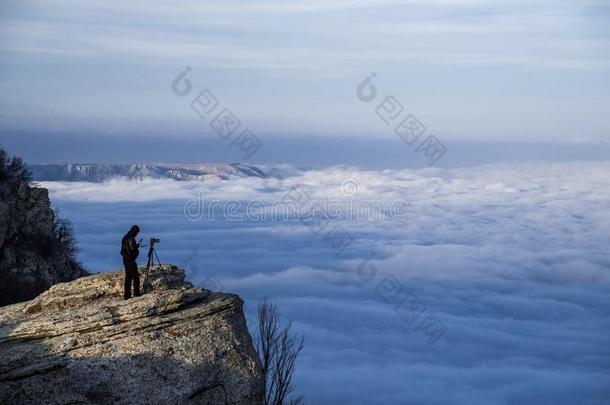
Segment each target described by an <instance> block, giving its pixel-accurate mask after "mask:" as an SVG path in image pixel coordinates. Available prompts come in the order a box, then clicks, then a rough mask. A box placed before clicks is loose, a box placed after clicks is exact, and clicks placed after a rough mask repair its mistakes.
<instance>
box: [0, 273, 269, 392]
mask: <svg viewBox="0 0 610 405" xmlns="http://www.w3.org/2000/svg"><path fill="white" fill-rule="evenodd" d="M140 271H141V273H143V271H144V270H143V269H140ZM142 277H143V274H142ZM184 278H185V273H184V271H183V270H181V269H179V268H177V267H175V266H169V265H163V266H162V267H156V268H154V269H153V270H152V271H151V274H150V276H149V278H148V280H149V283H148V287H147V293H146V294H144V295H143V296H140V297H135V298H132V299H130V300H127V301H125V300H123V299H122V291H123V286H122V283H123V273H122V272H113V273H102V274H97V275H92V276H88V277H82V278H79V279H77V280H75V281H72V282H67V283H59V284H56V285H54V286H53V287H51V288H50V289H49V290H47V291H46V292H44V293H43V294H41V295H40V296H38V297H36V298H35V299H34V300H31V301H28V302H23V303H19V304H13V305H8V306H5V307H3V308H0V325H1V326H0V403H2V404H30V403H31V404H34V403H36V404H38V403H58V404H59V403H61V404H68V403H71V404H89V403H96V404H100V403H101V404H111V403H118V404H140V403H159V404H190V403H199V404H260V403H261V398H262V393H263V381H262V374H261V368H260V363H259V361H258V359H257V356H256V353H255V351H254V348H253V344H252V339H251V337H250V334H249V333H248V329H247V326H246V321H245V318H244V314H243V311H242V305H243V301H242V300H241V299H240V298H239V297H238V296H237V295H233V294H226V293H216V292H212V291H210V290H206V289H202V288H195V287H193V286H192V285H191V284H190V283H188V282H186V281H185V279H184ZM142 280H143V278H142Z"/></svg>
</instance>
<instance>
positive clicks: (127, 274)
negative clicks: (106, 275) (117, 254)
mask: <svg viewBox="0 0 610 405" xmlns="http://www.w3.org/2000/svg"><path fill="white" fill-rule="evenodd" d="M123 265H124V266H125V286H124V287H125V288H124V292H123V298H125V299H126V300H127V299H129V298H131V277H132V273H131V265H130V263H129V262H128V261H126V260H123Z"/></svg>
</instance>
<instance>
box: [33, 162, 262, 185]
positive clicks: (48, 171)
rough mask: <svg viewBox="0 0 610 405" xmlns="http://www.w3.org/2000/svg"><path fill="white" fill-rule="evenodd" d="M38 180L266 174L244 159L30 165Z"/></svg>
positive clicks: (248, 175)
mask: <svg viewBox="0 0 610 405" xmlns="http://www.w3.org/2000/svg"><path fill="white" fill-rule="evenodd" d="M28 169H29V170H30V171H31V172H32V176H33V178H34V180H37V181H88V182H102V181H106V180H110V179H113V178H119V177H120V178H127V179H133V180H143V179H146V178H152V179H172V180H178V181H182V180H201V181H205V180H226V179H229V178H232V177H265V174H264V173H263V171H262V170H261V169H259V168H258V167H255V166H251V165H246V164H242V163H230V164H227V163H215V164H181V165H151V164H140V165H110V164H95V163H72V164H59V165H28Z"/></svg>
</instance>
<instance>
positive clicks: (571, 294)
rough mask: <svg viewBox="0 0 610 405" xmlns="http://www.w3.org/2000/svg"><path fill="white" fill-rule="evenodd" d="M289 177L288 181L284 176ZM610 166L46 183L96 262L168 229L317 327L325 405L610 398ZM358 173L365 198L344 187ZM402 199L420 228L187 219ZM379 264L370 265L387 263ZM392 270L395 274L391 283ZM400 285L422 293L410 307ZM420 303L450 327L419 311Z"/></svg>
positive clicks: (248, 291) (314, 395)
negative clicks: (217, 207)
mask: <svg viewBox="0 0 610 405" xmlns="http://www.w3.org/2000/svg"><path fill="white" fill-rule="evenodd" d="M280 173H285V175H280ZM609 173H610V164H609V163H607V162H606V163H561V164H559V163H539V164H522V165H517V166H515V165H511V166H501V165H493V166H482V167H474V168H467V169H452V170H441V169H423V170H384V171H373V170H359V169H355V168H350V167H334V168H330V169H325V170H307V171H303V170H297V169H294V168H289V167H283V168H282V171H279V172H278V173H277V174H278V176H277V177H278V178H276V179H267V180H263V179H254V178H245V179H235V180H231V181H219V182H210V183H205V182H204V183H200V182H171V181H145V182H126V181H112V182H108V183H102V184H86V183H70V184H66V183H45V184H43V185H44V186H45V187H48V188H49V189H50V190H51V198H52V200H53V201H54V202H55V204H56V205H57V206H59V207H60V208H61V210H62V213H63V215H64V216H66V217H68V218H70V219H71V220H72V221H73V223H74V225H75V228H76V234H77V237H78V239H79V242H80V246H81V248H82V252H81V259H82V260H83V261H84V263H85V264H86V265H87V266H88V267H89V268H90V269H91V270H93V271H107V270H111V269H116V268H120V257H119V255H118V246H119V241H120V238H121V236H122V234H123V233H124V232H125V231H126V230H127V229H128V228H129V226H130V225H131V224H132V223H138V224H139V225H140V226H141V228H142V229H143V233H144V236H145V237H149V236H153V235H154V236H158V237H160V238H161V244H160V245H159V255H160V257H161V260H162V261H164V262H172V263H177V264H181V265H183V266H184V267H186V268H187V270H188V272H189V277H190V278H191V279H192V280H193V281H194V282H195V283H199V284H202V285H208V286H211V287H216V288H223V289H225V290H228V291H231V292H236V293H239V294H240V295H241V296H242V297H243V298H244V299H245V301H246V310H247V312H248V315H249V322H252V320H253V318H252V316H253V314H254V310H255V305H256V301H257V300H259V299H261V298H263V297H269V298H272V299H275V300H277V301H278V303H279V305H280V308H281V310H282V312H283V314H284V315H285V316H286V317H287V318H289V319H293V320H294V325H295V328H296V329H297V330H298V331H299V332H301V333H303V334H305V335H306V347H305V351H304V352H303V357H302V358H301V360H300V363H299V365H298V370H297V376H296V377H297V381H296V384H297V390H298V391H299V392H303V393H305V394H306V395H307V398H308V400H309V401H310V402H311V403H316V404H334V403H340V402H345V403H350V404H376V403H388V404H399V403H400V404H402V403H417V404H447V403H458V404H491V403H493V404H503V403H520V404H521V403H532V404H574V403H579V404H580V403H582V404H601V403H604V401H606V400H607V398H609V397H610V389H609V388H608V387H610V376H609V370H610V349H609V348H610V338H608V336H609V332H610V321H609V319H610V317H609V315H610V274H609V270H608V269H609V268H610V259H609V258H608V253H607V251H608V246H609V242H610V236H609V235H610V232H609V231H610V203H609V202H608V201H610V198H609V197H610V174H609ZM346 179H351V180H354V181H356V182H357V184H358V185H359V188H358V191H357V193H355V194H353V195H349V196H346V195H345V193H344V190H342V185H343V184H344V182H345V180H346ZM295 188H297V189H300V190H304V191H306V192H307V193H308V194H309V195H310V196H312V197H314V198H323V197H337V198H348V197H349V198H350V199H354V200H358V199H365V198H378V199H380V200H382V201H391V200H394V199H404V200H406V201H408V202H409V204H410V209H411V210H413V213H414V214H415V215H416V219H415V220H411V221H399V220H396V221H383V222H375V221H353V220H341V219H339V220H336V221H333V223H332V224H330V225H328V226H335V225H337V226H340V227H341V229H343V230H344V231H345V232H347V233H348V234H349V235H350V236H351V237H352V239H353V242H352V243H350V244H348V245H347V246H344V248H343V249H341V250H339V249H337V246H336V245H335V244H333V243H332V238H329V237H328V233H326V229H330V228H322V230H318V232H315V230H317V228H314V227H313V226H312V225H311V224H310V223H308V224H304V223H302V222H301V221H299V220H291V221H259V222H250V221H244V222H232V221H227V220H223V219H222V218H219V217H217V218H216V219H215V220H214V221H208V220H206V219H205V218H204V219H201V220H199V221H188V220H187V219H186V218H185V216H184V205H185V203H186V202H187V201H189V199H192V198H195V197H196V196H197V193H199V192H204V193H205V195H206V196H209V197H210V198H216V199H225V200H240V201H250V200H261V201H266V202H269V203H272V202H273V201H277V200H278V199H281V198H282V196H284V195H285V193H286V192H287V191H288V190H294V189H295ZM373 270H374V271H373ZM388 280H393V281H392V282H393V283H394V284H392V283H390V282H389V281H388ZM394 296H404V297H410V298H409V301H408V302H409V303H410V306H408V307H405V306H402V307H397V305H396V303H395V302H394V301H392V300H393V299H394V298H393V297H394ZM416 308H417V311H419V309H422V313H423V314H426V315H430V316H433V317H435V318H436V319H438V321H439V322H440V323H441V324H442V325H443V327H444V328H445V330H444V332H443V333H442V335H440V336H439V337H438V339H436V340H435V341H434V342H433V343H432V344H430V338H429V334H428V333H426V332H427V331H426V330H424V329H422V328H420V329H419V330H417V327H418V326H417V325H419V324H420V319H421V318H420V319H418V320H415V321H411V322H410V321H409V320H410V319H411V318H412V317H413V316H415V314H416V312H417V311H416Z"/></svg>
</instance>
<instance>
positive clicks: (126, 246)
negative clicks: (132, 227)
mask: <svg viewBox="0 0 610 405" xmlns="http://www.w3.org/2000/svg"><path fill="white" fill-rule="evenodd" d="M139 254H140V249H138V243H137V242H136V237H135V236H134V235H133V233H132V232H131V231H129V232H127V233H126V234H125V236H123V240H122V241H121V256H123V259H124V260H136V259H137V258H138V255H139Z"/></svg>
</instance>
